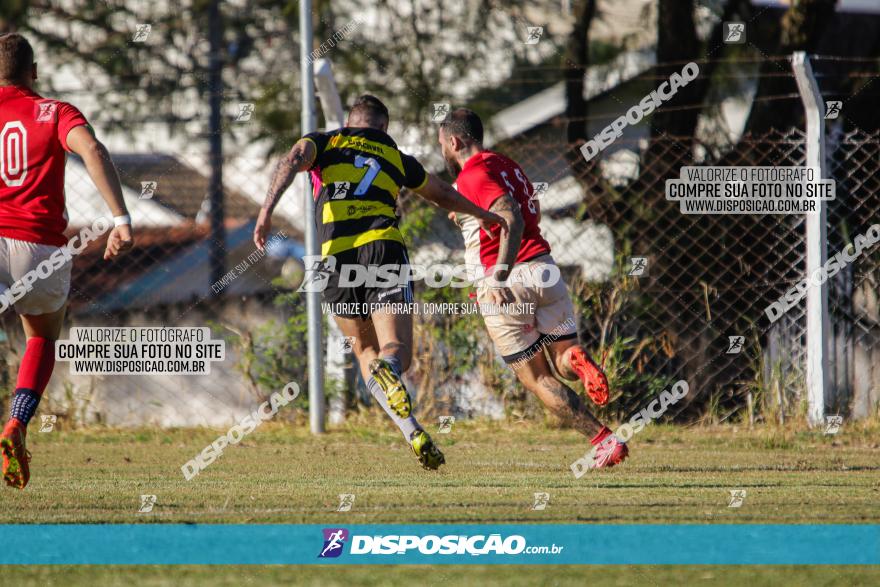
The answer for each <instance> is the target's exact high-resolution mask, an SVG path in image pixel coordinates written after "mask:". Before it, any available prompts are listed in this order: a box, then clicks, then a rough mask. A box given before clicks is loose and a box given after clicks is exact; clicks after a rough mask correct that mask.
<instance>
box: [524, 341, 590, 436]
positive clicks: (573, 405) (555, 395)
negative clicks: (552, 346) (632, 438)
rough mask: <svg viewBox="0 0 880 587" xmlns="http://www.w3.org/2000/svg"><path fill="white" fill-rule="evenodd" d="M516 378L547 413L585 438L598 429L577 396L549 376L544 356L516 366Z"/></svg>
mask: <svg viewBox="0 0 880 587" xmlns="http://www.w3.org/2000/svg"><path fill="white" fill-rule="evenodd" d="M516 376H517V378H519V380H520V381H521V382H522V384H523V385H525V386H526V388H527V389H528V390H529V391H531V392H532V393H534V394H535V395H536V396H538V399H540V400H541V402H542V403H543V404H544V405H545V406H547V407H548V408H549V409H550V411H551V412H553V413H554V414H555V415H556V416H557V417H558V418H560V419H561V420H562V421H563V422H565V423H566V424H567V425H569V426H571V427H572V428H574V429H575V430H577V431H578V432H580V433H581V434H583V435H585V436H586V437H587V438H593V437H594V436H595V435H596V434H598V433H599V431H600V430H602V423H601V422H600V421H599V420H597V419H596V417H595V416H593V414H591V413H590V411H589V410H588V409H587V406H586V405H585V404H584V402H583V400H582V399H581V397H580V396H579V395H578V394H577V393H575V392H574V390H572V389H571V388H569V387H568V386H567V385H565V384H564V383H562V382H561V381H560V380H558V379H556V377H554V376H553V373H552V372H551V370H550V364H549V363H548V362H547V358H546V357H545V356H544V353H537V354H536V355H535V356H534V357H532V358H531V359H530V360H529V361H528V362H527V363H524V364H519V365H518V366H517V369H516Z"/></svg>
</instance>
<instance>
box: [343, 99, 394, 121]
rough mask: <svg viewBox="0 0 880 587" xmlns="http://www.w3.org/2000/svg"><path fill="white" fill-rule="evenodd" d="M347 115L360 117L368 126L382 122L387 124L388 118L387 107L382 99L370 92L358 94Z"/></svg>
mask: <svg viewBox="0 0 880 587" xmlns="http://www.w3.org/2000/svg"><path fill="white" fill-rule="evenodd" d="M348 115H349V117H352V118H361V119H363V121H364V122H366V123H367V124H369V125H370V126H382V124H383V123H385V124H387V123H388V121H389V119H390V117H389V116H388V108H387V107H386V106H385V104H383V103H382V100H380V99H379V98H377V97H376V96H371V95H370V94H364V95H362V96H358V99H357V100H355V101H354V104H352V106H351V111H350V112H349V114H348Z"/></svg>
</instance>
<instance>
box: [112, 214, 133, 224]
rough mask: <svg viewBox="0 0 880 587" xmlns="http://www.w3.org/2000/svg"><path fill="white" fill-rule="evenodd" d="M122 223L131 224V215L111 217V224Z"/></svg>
mask: <svg viewBox="0 0 880 587" xmlns="http://www.w3.org/2000/svg"><path fill="white" fill-rule="evenodd" d="M123 224H131V216H129V215H128V214H125V215H124V216H114V217H113V226H122V225H123Z"/></svg>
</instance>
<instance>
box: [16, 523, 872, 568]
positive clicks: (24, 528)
mask: <svg viewBox="0 0 880 587" xmlns="http://www.w3.org/2000/svg"><path fill="white" fill-rule="evenodd" d="M0 537H2V540H3V542H4V543H5V544H6V545H7V546H8V547H7V548H3V549H0V564H50V565H61V564H66V565H69V564H74V565H107V564H113V565H179V564H201V565H303V564H417V565H422V564H455V565H461V564H513V565H536V564H565V565H571V564H574V565H598V564H602V565H642V564H653V565H657V564H661V565H678V564H683V565H876V564H880V526H878V525H764V524H762V525H749V524H741V525H740V524H736V525H733V524H729V525H587V524H583V525H575V524H570V525H559V524H529V525H525V524H520V525H508V524H413V525H397V524H390V525H389V524H385V525H379V524H376V525H372V524H371V525H354V524H352V525H344V524H339V525H330V524H328V525H276V524H266V525H221V524H218V525H198V524H193V525H189V524H128V525H121V524H111V525H0Z"/></svg>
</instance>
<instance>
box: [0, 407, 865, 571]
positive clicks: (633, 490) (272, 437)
mask: <svg viewBox="0 0 880 587" xmlns="http://www.w3.org/2000/svg"><path fill="white" fill-rule="evenodd" d="M217 435H218V431H209V430H196V431H192V430H173V431H167V430H136V431H113V430H98V431H77V432H64V431H55V432H51V433H39V432H37V431H36V429H35V428H34V429H33V431H32V433H31V435H30V437H29V446H30V449H31V451H32V452H33V454H34V460H33V463H32V467H33V478H32V481H31V485H30V486H29V487H28V488H27V489H26V490H25V491H14V490H11V489H5V488H4V489H5V490H3V491H0V520H2V521H3V522H5V523H10V522H13V523H38V522H42V523H52V522H58V523H96V522H112V523H163V522H201V523H216V522H226V523H267V522H272V523H334V524H338V523H342V522H344V523H347V524H353V523H383V522H475V523H476V522H500V523H516V522H535V523H549V522H557V523H572V522H585V523H661V522H670V523H747V522H751V523H877V522H878V520H880V489H878V488H880V463H878V461H877V458H876V454H877V448H878V444H877V439H878V438H880V434H878V429H877V427H876V426H870V425H861V426H850V427H848V428H846V429H843V430H842V431H841V432H840V433H839V434H838V435H836V436H823V435H822V434H821V433H820V432H808V431H791V430H781V429H774V428H761V429H756V430H753V431H749V430H748V429H746V428H742V427H740V428H737V427H734V426H726V427H717V428H691V429H686V428H679V427H659V426H658V427H649V428H647V429H646V430H645V431H643V432H642V433H641V434H639V435H638V436H637V437H636V438H635V439H633V441H632V442H631V443H630V446H631V449H632V453H631V458H630V460H629V461H627V462H626V463H625V465H624V466H622V467H619V468H615V469H612V470H609V471H597V472H593V473H589V474H587V475H586V476H584V477H583V478H581V479H575V478H574V477H573V476H572V474H571V472H570V470H569V468H568V465H569V463H571V462H572V461H573V460H574V459H576V458H578V457H580V456H581V455H582V454H583V453H584V452H585V451H586V443H585V441H584V440H583V439H582V438H581V437H580V436H578V435H577V434H575V433H573V432H571V431H566V430H558V429H548V428H547V427H545V426H542V425H538V424H521V423H519V424H514V423H463V424H456V425H455V427H454V429H453V432H452V433H451V434H449V435H440V434H435V438H437V439H438V440H439V441H440V443H441V445H442V446H443V449H444V450H445V452H446V455H447V459H448V462H449V465H448V466H446V467H444V468H443V470H442V471H441V472H439V473H431V472H427V471H423V470H421V469H420V468H419V467H418V466H417V464H416V462H415V459H414V457H413V456H412V454H411V453H410V452H409V449H408V448H407V447H406V446H404V445H403V443H402V441H401V439H400V437H399V436H398V435H397V434H396V432H395V431H393V430H391V429H390V427H389V426H388V424H387V423H386V422H383V421H380V420H378V419H376V418H374V417H373V416H368V417H362V418H360V419H359V420H358V422H357V424H352V425H350V426H347V427H344V428H341V429H336V430H333V431H331V432H330V433H329V434H327V435H325V436H322V437H313V436H310V435H308V434H307V433H306V431H305V430H304V427H303V426H296V427H294V426H282V425H266V426H263V427H261V428H260V429H258V430H257V431H256V432H255V433H254V434H252V435H251V436H249V437H248V438H247V440H245V441H244V442H243V443H242V444H240V445H238V446H233V447H229V448H227V449H226V451H225V453H224V455H223V457H222V458H221V459H219V460H218V461H216V462H214V463H213V464H212V465H211V466H210V467H209V468H208V469H207V470H206V471H205V472H203V473H202V474H201V475H200V476H198V477H196V478H195V479H193V480H192V481H185V480H184V478H183V476H182V474H181V472H180V466H181V465H182V464H183V463H184V462H185V461H187V460H188V459H190V458H191V457H192V456H194V455H195V454H196V453H197V452H199V451H200V450H201V449H202V448H203V447H204V446H205V445H207V444H208V443H209V442H211V441H212V440H213V439H214V438H216V437H217ZM731 489H745V490H746V491H747V495H746V499H745V502H744V503H743V505H742V507H740V508H729V507H727V506H728V497H729V491H730V490H731ZM536 491H546V492H549V493H550V495H551V498H550V505H549V506H548V507H547V509H546V510H544V511H533V510H531V509H530V506H531V504H532V500H533V493H534V492H536ZM144 493H148V494H156V495H157V496H158V502H157V505H156V507H155V509H154V511H153V512H152V513H149V514H139V513H137V509H138V506H139V496H140V495H141V494H144ZM339 493H354V494H355V495H356V499H355V504H354V508H353V509H352V511H350V512H345V513H343V512H336V511H335V510H336V507H337V504H338V499H337V494H339ZM13 539H14V538H13ZM51 547H52V546H51V545H47V548H51ZM618 547H620V548H626V547H627V545H625V544H624V545H618ZM7 583H8V584H10V585H13V584H14V585H64V586H68V585H73V586H78V585H84V586H88V587H92V586H94V585H122V586H125V587H128V586H130V585H146V586H152V585H156V586H159V585H163V586H164V585H174V586H175V587H185V586H189V585H211V586H215V585H221V586H222V585H255V586H256V585H259V586H263V585H292V584H296V585H307V586H311V585H315V586H319V585H320V586H322V587H323V586H335V585H340V586H359V585H370V586H384V585H414V584H415V585H481V586H492V585H504V586H513V587H516V586H520V585H523V586H525V585H586V584H602V585H610V586H614V585H639V586H643V585H666V584H672V583H679V584H701V585H743V584H746V583H748V584H749V585H752V586H753V587H759V586H763V585H778V584H785V585H810V586H821V585H841V586H843V585H847V586H848V585H876V584H880V568H876V567H874V568H864V567H797V568H794V567H776V566H764V567H745V566H741V567H710V566H691V567H680V566H641V567H625V566H619V567H573V566H541V567H501V566H435V567H416V566H407V567H386V566H363V567H333V568H315V567H299V568H290V567H280V566H270V567H198V566H192V567H190V566H187V567H141V566H133V567H125V566H117V567H101V568H96V567H60V566H59V567H52V566H39V567H9V568H6V569H3V584H7Z"/></svg>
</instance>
